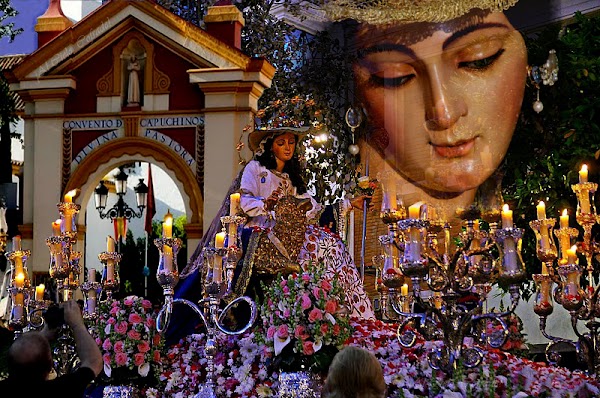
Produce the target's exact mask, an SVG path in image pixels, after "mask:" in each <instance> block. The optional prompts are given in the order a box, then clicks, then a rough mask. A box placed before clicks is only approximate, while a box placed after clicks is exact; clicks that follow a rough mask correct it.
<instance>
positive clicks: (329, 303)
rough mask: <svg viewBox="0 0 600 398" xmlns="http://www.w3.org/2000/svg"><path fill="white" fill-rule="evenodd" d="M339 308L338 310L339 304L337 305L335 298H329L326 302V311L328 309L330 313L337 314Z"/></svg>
mask: <svg viewBox="0 0 600 398" xmlns="http://www.w3.org/2000/svg"><path fill="white" fill-rule="evenodd" d="M337 310H338V305H337V302H335V301H334V300H328V301H327V302H326V303H325V311H327V312H328V313H330V314H335V313H336V311H337Z"/></svg>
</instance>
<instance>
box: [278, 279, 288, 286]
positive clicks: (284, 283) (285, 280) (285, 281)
mask: <svg viewBox="0 0 600 398" xmlns="http://www.w3.org/2000/svg"><path fill="white" fill-rule="evenodd" d="M279 286H281V287H285V286H287V279H284V280H282V281H281V282H280V283H279Z"/></svg>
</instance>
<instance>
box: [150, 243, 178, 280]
mask: <svg viewBox="0 0 600 398" xmlns="http://www.w3.org/2000/svg"><path fill="white" fill-rule="evenodd" d="M182 244H183V243H182V241H181V239H179V238H158V239H155V240H154V245H155V246H156V247H157V248H158V251H159V253H160V256H159V261H158V267H157V269H156V280H157V281H158V284H159V285H160V286H161V287H162V288H163V290H165V289H166V290H169V291H172V290H173V289H174V288H175V286H176V285H177V282H179V267H178V265H177V253H179V250H180V249H181V246H182Z"/></svg>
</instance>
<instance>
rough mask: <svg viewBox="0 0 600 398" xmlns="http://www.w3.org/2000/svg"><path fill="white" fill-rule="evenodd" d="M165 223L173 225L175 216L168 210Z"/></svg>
mask: <svg viewBox="0 0 600 398" xmlns="http://www.w3.org/2000/svg"><path fill="white" fill-rule="evenodd" d="M163 221H164V222H165V223H167V224H169V225H172V224H173V214H171V212H170V211H169V210H168V209H167V214H165V218H164V219H163Z"/></svg>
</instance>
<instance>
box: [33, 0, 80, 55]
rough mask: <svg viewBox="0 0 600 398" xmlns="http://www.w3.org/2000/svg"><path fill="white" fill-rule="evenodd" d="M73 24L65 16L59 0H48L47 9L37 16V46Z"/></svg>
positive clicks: (40, 45)
mask: <svg viewBox="0 0 600 398" xmlns="http://www.w3.org/2000/svg"><path fill="white" fill-rule="evenodd" d="M71 25H73V22H71V20H70V19H69V18H67V17H66V16H65V14H64V13H63V10H62V8H61V7H60V0H50V4H49V5H48V9H47V10H46V12H45V13H44V15H42V16H41V17H38V19H37V24H36V25H35V31H36V32H37V33H38V48H40V47H42V46H43V45H45V44H46V43H48V42H49V41H50V40H52V39H54V38H55V37H56V36H58V35H59V34H60V33H61V32H64V31H65V30H67V28H69V27H70V26H71Z"/></svg>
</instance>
